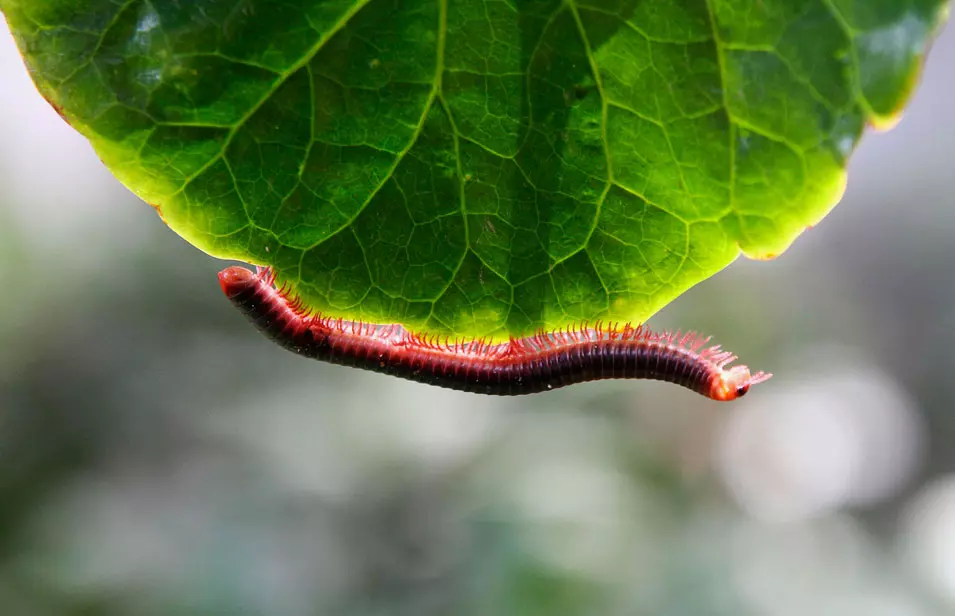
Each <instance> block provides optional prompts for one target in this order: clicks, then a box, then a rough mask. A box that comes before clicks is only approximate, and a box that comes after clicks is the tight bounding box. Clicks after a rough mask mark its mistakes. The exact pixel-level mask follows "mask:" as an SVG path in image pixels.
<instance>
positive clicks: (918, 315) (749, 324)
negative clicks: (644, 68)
mask: <svg viewBox="0 0 955 616" xmlns="http://www.w3.org/2000/svg"><path fill="white" fill-rule="evenodd" d="M953 65H955V30H953V29H952V28H949V29H948V30H947V31H945V32H943V33H942V35H941V36H940V38H939V39H938V40H937V42H936V43H935V45H934V48H933V50H932V53H931V54H930V55H929V57H928V62H927V64H926V66H925V73H924V78H923V80H922V83H921V85H920V86H919V88H918V90H917V91H916V93H915V95H914V96H913V98H912V101H911V104H910V105H909V106H908V108H907V110H906V112H905V114H904V117H903V118H902V120H901V122H900V123H899V124H898V126H897V127H895V128H894V129H893V130H891V131H889V132H881V133H876V132H871V133H867V134H866V136H865V137H863V139H862V142H861V144H860V145H859V148H858V150H857V151H856V153H855V154H854V156H853V158H852V160H851V162H850V164H849V176H848V177H849V180H848V188H847V191H846V194H845V198H844V200H843V202H842V203H841V205H840V206H839V207H838V208H836V209H835V210H834V211H833V213H832V214H830V215H829V217H827V218H826V220H825V221H824V222H823V223H822V224H820V225H819V226H817V227H815V228H814V229H812V230H810V231H807V232H806V233H804V234H803V235H802V236H801V237H800V238H799V239H797V240H796V241H795V243H794V244H793V245H792V247H791V248H790V249H789V250H788V251H787V252H786V253H785V254H783V255H781V256H780V257H779V258H778V259H776V260H775V261H772V262H754V261H749V260H740V261H737V262H736V263H734V264H733V265H731V266H730V267H729V268H728V269H726V270H725V271H724V272H722V273H721V274H719V275H718V276H716V277H713V278H710V279H709V280H707V281H705V282H703V283H702V284H700V285H698V286H696V287H694V288H692V289H690V290H689V291H688V292H686V293H685V294H683V295H682V296H680V297H679V298H678V299H677V300H675V301H674V302H673V303H671V304H670V305H669V306H668V307H667V308H666V309H665V310H663V311H662V312H660V313H659V314H657V315H656V316H654V317H653V319H652V320H651V324H652V325H653V326H655V327H657V328H665V327H681V328H684V329H697V330H701V331H704V332H706V333H709V334H713V335H714V336H715V338H716V339H717V340H718V341H719V342H721V343H723V344H724V345H725V346H727V347H728V348H730V349H731V350H733V351H734V352H736V353H738V354H740V355H741V356H742V357H743V358H744V359H745V360H746V362H747V363H749V364H751V365H754V366H758V367H759V368H761V369H766V370H771V371H772V372H774V373H775V376H774V378H773V380H771V381H770V382H768V383H766V384H764V385H761V386H760V388H759V389H758V390H755V389H754V391H753V392H752V393H750V394H749V395H748V396H747V397H746V398H744V399H742V400H740V401H738V402H735V403H732V404H725V405H722V404H717V403H713V402H710V401H707V400H705V399H703V398H702V397H699V396H696V395H694V394H693V393H690V392H687V391H685V390H682V389H680V388H677V387H673V386H672V385H667V384H661V383H646V382H625V381H612V382H611V381H608V382H601V383H592V384H586V385H580V386H575V387H571V388H567V389H564V390H560V391H557V392H553V393H548V394H542V395H539V396H531V397H527V398H523V399H492V398H487V397H480V396H469V395H462V394H457V393H454V392H448V391H444V390H440V389H436V388H429V387H427V386H422V385H416V384H412V383H406V382H403V381H399V380H396V379H391V378H388V377H384V376H381V375H375V374H366V373H363V372H359V371H356V370H352V369H348V368H342V367H336V366H329V365H324V364H320V363H318V362H313V361H309V360H306V359H302V358H299V357H296V356H294V355H293V354H291V353H287V352H285V351H283V350H281V349H279V348H277V347H275V346H274V345H273V344H272V343H271V342H269V341H268V340H266V339H264V338H263V337H261V336H260V335H259V334H258V333H256V332H255V331H254V330H253V329H252V328H251V327H250V326H249V325H248V324H247V323H246V322H245V321H244V320H243V319H242V317H241V315H239V314H237V313H236V312H235V311H234V310H233V308H232V307H231V306H230V305H229V303H228V302H227V301H226V300H225V298H224V297H223V296H222V293H221V291H220V289H219V286H218V284H217V281H216V272H217V271H218V270H219V269H221V268H222V267H223V266H224V265H225V263H226V262H225V261H221V260H218V259H215V258H212V257H209V256H206V255H205V254H203V253H201V252H200V251H197V250H196V249H195V248H194V247H193V246H191V245H190V244H188V243H187V242H186V241H184V240H183V239H181V238H180V237H179V236H178V235H176V234H175V233H173V232H172V231H170V229H169V228H168V227H167V226H166V225H165V224H163V222H162V221H161V220H160V219H159V218H158V217H157V216H155V214H154V212H153V210H152V209H150V208H149V207H148V206H147V205H145V204H144V203H143V202H142V201H141V200H139V199H138V198H136V197H134V196H133V195H132V194H131V193H130V192H128V190H127V189H126V188H124V187H123V186H122V185H121V184H120V183H119V182H118V181H117V180H116V179H115V178H114V177H113V175H112V174H111V173H110V172H109V171H108V170H107V169H106V168H105V167H104V166H103V164H102V163H101V161H100V160H99V158H98V157H97V155H96V154H95V153H94V152H93V150H92V149H91V146H90V145H89V143H88V142H87V141H86V140H85V139H84V138H83V137H82V136H80V135H79V134H78V133H77V132H76V131H75V130H74V129H73V128H71V127H70V126H68V125H67V124H66V123H64V122H63V121H62V119H61V118H60V117H58V115H57V114H56V112H55V111H54V110H53V109H52V108H51V107H50V106H49V105H47V104H46V103H45V102H44V101H43V99H42V98H41V96H40V95H39V94H38V92H37V90H36V89H35V87H34V85H33V83H32V82H31V81H30V79H29V77H28V75H27V72H26V70H25V68H24V65H23V62H22V60H21V58H20V55H19V54H18V53H17V51H16V48H15V46H14V43H13V40H12V38H11V36H10V35H9V34H8V33H7V32H6V30H3V31H2V33H0V284H2V288H3V289H4V293H3V301H0V614H3V615H4V616H6V615H7V614H9V615H11V616H21V615H22V616H34V615H36V616H48V615H51V616H53V615H55V616H59V615H77V616H79V615H97V616H127V615H130V614H135V615H150V614H156V615H162V616H196V615H223V616H235V615H240V614H241V615H246V614H256V615H259V614H262V615H268V616H300V615H312V614H314V615H321V616H326V615H329V616H338V615H343V616H405V615H408V616H411V615H414V616H419V615H426V616H429V615H434V616H438V615H442V616H443V615H454V616H505V615H506V616H510V615H515V616H531V615H534V616H537V615H540V616H563V615H588V616H589V615H595V614H598V615H621V616H643V615H647V616H806V615H813V616H817V615H818V616H943V615H945V614H950V613H953V610H955V448H953V447H952V443H953V442H955V404H953V400H955V379H952V374H953V373H955V363H953V359H952V349H953V348H955V287H953V283H952V264H953V263H955V239H953V233H955V231H953V229H955V196H953V195H955V173H953V163H952V161H953V160H955V120H953V116H952V100H953V99H955V81H953V80H952V78H951V77H952V66H953Z"/></svg>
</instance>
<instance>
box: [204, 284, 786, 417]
mask: <svg viewBox="0 0 955 616" xmlns="http://www.w3.org/2000/svg"><path fill="white" fill-rule="evenodd" d="M273 283H274V278H273V276H272V274H271V272H270V270H268V269H262V270H260V271H259V272H258V273H253V272H251V271H249V270H248V269H246V268H243V267H229V268H227V269H225V270H223V271H221V272H219V284H220V285H221V286H222V290H223V292H225V294H226V297H228V298H229V300H230V301H231V302H232V303H233V304H234V305H235V306H236V307H237V308H238V309H239V310H240V311H241V312H242V313H243V314H245V316H246V317H248V319H249V320H250V321H252V323H253V324H254V325H255V326H256V327H257V328H258V329H259V330H261V331H262V332H263V333H265V335H266V336H268V337H269V338H271V339H272V340H274V341H275V342H277V343H278V344H280V345H281V346H283V347H285V348H286V349H288V350H290V351H292V352H294V353H297V354H299V355H303V356H305V357H311V358H314V359H320V360H323V361H327V362H331V363H334V364H341V365H345V366H354V367H358V368H365V369H367V370H372V371H375V372H382V373H385V374H391V375H394V376H397V377H401V378H405V379H409V380H412V381H418V382H420V383H427V384H429V385H437V386H439V387H448V388H450V389H457V390H461V391H468V392H474V393H482V394H491V395H501V396H513V395H521V394H533V393H538V392H542V391H548V390H551V389H556V388H558V387H564V386H567V385H573V384H575V383H582V382H585V381H596V380H599V379H655V380H660V381H667V382H670V383H676V384H677V385H681V386H683V387H686V388H688V389H691V390H693V391H695V392H697V393H699V394H702V395H704V396H707V397H708V398H712V399H713V400H735V399H736V398H739V397H740V396H742V395H743V394H745V393H746V392H747V391H749V388H750V386H752V385H755V384H756V383H761V382H763V381H765V380H767V379H768V378H769V377H770V376H772V375H771V374H767V373H764V372H757V373H755V374H750V371H749V368H747V367H746V366H732V367H730V366H729V365H728V364H730V363H731V362H732V361H734V360H735V359H736V356H735V355H733V354H732V353H730V352H728V351H724V350H722V349H721V348H720V347H719V346H710V347H707V346H706V344H707V342H709V338H707V337H702V336H700V335H697V334H695V333H692V332H691V333H686V334H683V333H680V332H679V331H677V332H665V333H654V332H652V331H650V329H648V328H647V327H646V326H643V325H640V326H637V327H634V326H631V325H629V324H627V325H623V326H618V325H607V324H601V323H597V324H596V325H595V326H593V327H587V326H586V325H584V326H581V327H578V328H570V329H567V330H560V331H557V332H551V333H545V332H540V333H538V334H536V335H534V336H529V337H527V338H512V339H511V340H510V341H509V342H502V343H499V344H492V343H489V342H487V341H484V340H471V341H465V342H460V341H455V342H451V341H439V340H438V339H436V338H427V337H424V336H420V335H417V334H414V333H412V332H409V331H408V330H406V329H405V328H404V327H402V326H400V325H374V324H369V323H359V322H352V321H344V320H341V319H333V318H330V317H325V316H322V315H318V314H316V315H309V314H307V313H305V312H303V310H302V306H301V304H300V303H299V302H298V301H295V300H293V301H289V299H288V297H287V294H286V293H285V292H284V291H283V290H279V289H276V288H275V286H274V284H273Z"/></svg>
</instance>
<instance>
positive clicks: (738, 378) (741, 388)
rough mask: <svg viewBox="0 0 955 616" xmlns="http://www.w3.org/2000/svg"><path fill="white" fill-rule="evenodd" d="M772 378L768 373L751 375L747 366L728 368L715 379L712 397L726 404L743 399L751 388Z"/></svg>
mask: <svg viewBox="0 0 955 616" xmlns="http://www.w3.org/2000/svg"><path fill="white" fill-rule="evenodd" d="M771 376H773V375H772V374H768V373H766V372H757V373H756V374H750V371H749V368H748V367H746V366H733V367H732V368H726V369H724V370H721V371H720V373H719V376H718V377H717V378H715V379H713V383H712V385H711V388H710V397H711V398H713V399H714V400H720V401H724V402H728V401H730V400H736V399H737V398H742V397H743V396H745V395H746V392H748V391H749V388H750V387H752V386H753V385H755V384H757V383H762V382H763V381H767V380H769V378H770V377H771Z"/></svg>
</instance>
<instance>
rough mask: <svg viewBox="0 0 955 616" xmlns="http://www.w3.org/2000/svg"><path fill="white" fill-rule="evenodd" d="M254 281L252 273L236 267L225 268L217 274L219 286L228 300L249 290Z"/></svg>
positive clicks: (254, 277)
mask: <svg viewBox="0 0 955 616" xmlns="http://www.w3.org/2000/svg"><path fill="white" fill-rule="evenodd" d="M256 280H257V278H256V275H255V274H254V273H253V272H250V271H249V270H247V269H245V268H244V267H239V266H238V265H233V266H232V267H227V268H225V269H224V270H222V271H221V272H219V286H220V287H222V292H223V293H225V295H226V297H228V298H232V297H235V296H236V295H238V294H239V293H242V292H243V291H245V290H247V289H249V288H251V287H252V286H253V285H254V284H255V282H256Z"/></svg>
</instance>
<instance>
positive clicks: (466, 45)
mask: <svg viewBox="0 0 955 616" xmlns="http://www.w3.org/2000/svg"><path fill="white" fill-rule="evenodd" d="M943 8H944V7H943V2H942V0H909V1H899V0H709V1H706V0H670V1H662V0H658V1H652V2H651V1H647V0H640V1H637V0H565V1H560V0H484V1H480V0H441V1H439V0H405V1H397V0H362V1H355V0H348V1H343V0H324V1H322V0H286V1H285V2H277V1H265V0H228V1H226V0H192V1H190V2H182V1H174V0H87V1H86V2H76V1H75V0H0V9H2V10H3V12H4V14H5V16H6V18H7V20H8V22H9V24H10V26H11V28H12V30H13V32H14V34H15V36H16V37H17V41H18V44H19V46H20V48H21V50H22V52H23V54H24V57H25V59H26V62H27V65H28V67H29V69H30V71H31V74H32V76H33V78H34V80H35V81H36V83H37V85H38V87H39V89H40V91H41V92H42V93H43V94H44V96H46V97H47V99H48V100H49V101H50V102H51V103H52V104H53V105H54V106H55V107H56V108H57V109H58V110H59V111H60V112H61V114H62V115H63V116H64V117H65V118H66V119H67V120H68V121H69V122H70V123H71V124H72V125H73V126H74V127H75V128H76V129H77V130H79V131H80V132H81V133H82V134H83V135H85V136H86V137H87V138H89V140H90V141H91V143H92V145H93V147H94V148H95V149H96V151H97V153H98V154H99V155H100V157H101V158H102V159H103V161H104V162H105V164H106V165H107V166H108V167H109V168H110V169H111V170H112V171H113V173H114V174H115V175H116V176H117V177H118V178H119V179H120V180H121V181H123V182H124V183H125V184H126V185H127V186H128V187H130V189H132V190H133V191H134V192H135V193H136V194H138V195H139V196H140V197H142V198H143V199H144V200H145V201H147V202H148V203H150V204H152V205H153V206H154V207H156V208H157V210H159V211H160V213H161V215H162V216H163V218H164V220H165V221H166V222H167V223H168V224H169V226H170V227H171V228H172V229H174V230H175V231H176V232H177V233H179V234H180V235H182V236H183V237H185V238H186V239H187V240H188V241H190V242H192V243H193V244H194V245H196V246H197V247H199V248H201V249H202V250H204V251H206V252H208V253H210V254H212V255H215V256H218V257H222V258H228V259H237V260H241V261H246V262H250V263H256V264H261V265H270V266H272V267H273V268H274V269H275V270H276V272H277V275H278V280H279V283H288V284H289V285H290V286H291V288H292V290H293V293H295V294H297V295H300V296H301V297H302V299H303V300H304V302H305V304H306V305H309V306H311V307H313V308H315V309H319V310H321V311H323V312H326V313H328V314H331V315H335V316H343V317H345V318H351V319H361V320H364V321H369V322H377V323H389V322H400V323H403V324H405V325H406V326H408V327H410V328H412V329H414V330H417V331H422V332H431V333H442V334H454V335H461V336H484V335H490V336H493V337H495V338H498V337H504V336H507V335H509V334H513V335H524V334H527V333H530V332H532V331H533V330H535V329H538V328H545V329H555V328H558V327H561V326H564V325H567V324H568V323H570V322H573V321H579V320H595V319H608V320H625V321H635V322H641V321H644V320H645V319H646V318H647V317H649V316H650V315H651V314H653V313H654V312H655V311H657V310H658V309H659V308H661V307H662V306H664V305H665V304H667V303H668V302H670V301H671V300H673V299H674V298H675V297H677V296H678V295H679V294H680V293H682V292H683V291H685V290H686V289H688V288H689V287H691V286H692V285H694V284H696V283H698V282H700V281H701V280H703V279H705V278H707V277H709V276H711V275H712V274H714V273H716V272H717V271H719V270H720V269H722V268H724V267H725V266H726V265H728V264H729V263H731V262H732V261H733V260H734V259H735V258H736V257H737V256H738V255H739V253H740V251H742V252H744V253H745V254H747V255H749V256H752V257H756V258H771V257H773V256H775V255H776V254H779V253H780V252H782V251H783V250H785V249H786V247H787V246H788V245H789V244H790V243H791V242H792V241H793V240H794V239H795V238H796V237H797V236H798V235H799V233H801V232H802V231H803V229H805V228H806V226H808V225H813V224H816V223H817V222H818V221H819V220H820V219H821V218H822V217H823V216H825V214H826V213H827V212H828V211H829V209H830V208H831V207H832V206H833V205H835V203H836V202H837V201H838V199H839V197H840V196H841V194H842V190H843V186H844V183H845V165H846V159H847V157H848V155H849V154H850V153H851V151H852V149H853V147H854V146H855V144H856V142H857V140H858V139H859V137H860V135H861V133H862V131H863V128H864V127H865V125H866V124H874V125H877V126H880V125H888V124H890V123H891V122H892V121H893V119H894V118H895V117H896V116H897V115H898V114H899V113H900V110H901V108H902V106H903V104H904V102H905V100H906V98H907V97H908V96H909V95H910V93H911V91H912V89H913V87H914V83H915V80H916V75H917V72H918V69H919V67H920V64H921V60H922V57H923V56H924V54H925V52H926V50H927V48H928V45H929V44H930V41H931V37H932V35H933V33H934V32H935V30H936V28H937V27H938V25H939V23H940V22H941V21H942V15H943Z"/></svg>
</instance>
